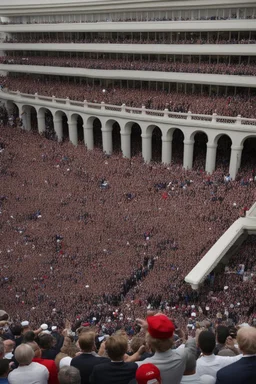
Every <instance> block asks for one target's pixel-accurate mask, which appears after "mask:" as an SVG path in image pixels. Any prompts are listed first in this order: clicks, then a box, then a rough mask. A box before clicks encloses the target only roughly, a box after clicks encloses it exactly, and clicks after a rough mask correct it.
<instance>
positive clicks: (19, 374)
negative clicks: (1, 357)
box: [8, 344, 49, 384]
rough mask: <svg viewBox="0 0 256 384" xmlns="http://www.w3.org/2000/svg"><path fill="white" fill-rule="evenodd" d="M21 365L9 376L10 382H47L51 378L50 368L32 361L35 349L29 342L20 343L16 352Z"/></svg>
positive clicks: (19, 383)
mask: <svg viewBox="0 0 256 384" xmlns="http://www.w3.org/2000/svg"><path fill="white" fill-rule="evenodd" d="M14 356H15V359H16V360H17V361H18V363H19V367H18V368H16V369H14V370H13V371H12V372H11V373H10V374H9V376H8V381H9V383H10V384H47V383H48V378H49V372H48V369H47V368H46V367H45V366H43V365H41V364H38V363H32V359H33V357H34V351H33V349H32V348H31V347H30V346H29V345H27V344H21V345H19V346H18V347H17V348H16V350H15V352H14Z"/></svg>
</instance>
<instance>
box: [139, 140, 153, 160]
mask: <svg viewBox="0 0 256 384" xmlns="http://www.w3.org/2000/svg"><path fill="white" fill-rule="evenodd" d="M141 138H142V157H143V159H144V161H145V163H149V162H150V161H151V159H152V135H147V134H142V135H141Z"/></svg>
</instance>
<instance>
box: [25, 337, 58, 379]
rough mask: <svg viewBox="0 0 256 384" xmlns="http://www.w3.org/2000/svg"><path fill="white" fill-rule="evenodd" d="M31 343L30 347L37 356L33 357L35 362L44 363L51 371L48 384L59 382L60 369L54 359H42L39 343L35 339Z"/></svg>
mask: <svg viewBox="0 0 256 384" xmlns="http://www.w3.org/2000/svg"><path fill="white" fill-rule="evenodd" d="M27 344H28V345H30V347H31V348H32V349H33V351H34V353H35V356H34V358H33V360H32V361H33V362H35V363H39V364H42V365H44V366H45V367H46V368H47V369H48V371H49V379H48V384H59V380H58V370H57V367H56V364H55V361H54V360H48V359H42V358H41V356H42V351H41V349H40V347H39V345H38V344H37V343H36V342H35V341H33V342H32V343H27Z"/></svg>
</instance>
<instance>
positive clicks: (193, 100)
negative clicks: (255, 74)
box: [1, 75, 256, 118]
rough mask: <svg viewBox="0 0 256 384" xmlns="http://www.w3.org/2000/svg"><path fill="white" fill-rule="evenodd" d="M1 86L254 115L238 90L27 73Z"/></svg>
mask: <svg viewBox="0 0 256 384" xmlns="http://www.w3.org/2000/svg"><path fill="white" fill-rule="evenodd" d="M1 80H2V81H1V86H2V87H3V88H5V89H9V90H12V91H20V92H22V93H28V94H31V93H32V94H34V93H38V95H45V96H50V97H52V96H53V95H54V96H55V97H59V98H67V97H69V98H70V100H76V101H84V100H87V101H88V102H94V103H101V102H102V101H103V102H105V103H106V104H112V105H122V104H126V105H127V106H130V107H137V108H141V106H142V105H144V106H145V107H146V108H147V109H154V110H164V109H169V110H170V111H174V112H184V113H185V112H188V111H191V112H192V113H194V114H205V115H212V114H213V113H217V114H218V115H220V116H234V117H236V116H238V115H241V116H242V117H245V118H255V104H256V98H255V96H251V97H250V96H249V95H248V94H243V93H242V92H240V93H239V94H237V95H234V96H217V95H211V96H209V94H207V95H206V94H198V93H184V92H183V93H182V92H174V91H171V92H168V91H155V90H152V89H135V88H124V87H122V88H120V87H118V86H115V87H113V88H106V89H105V88H104V87H101V86H98V85H96V84H95V85H94V86H92V85H89V84H83V83H79V82H77V83H75V82H73V80H71V81H69V82H61V81H58V80H48V79H45V78H43V77H42V76H41V77H40V78H38V79H37V78H31V77H30V76H29V75H27V76H24V75H23V76H15V77H14V76H8V77H2V79H1Z"/></svg>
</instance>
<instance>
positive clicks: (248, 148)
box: [238, 133, 256, 169]
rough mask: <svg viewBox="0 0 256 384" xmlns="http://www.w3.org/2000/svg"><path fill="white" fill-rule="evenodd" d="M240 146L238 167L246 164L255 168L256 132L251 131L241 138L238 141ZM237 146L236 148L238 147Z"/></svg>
mask: <svg viewBox="0 0 256 384" xmlns="http://www.w3.org/2000/svg"><path fill="white" fill-rule="evenodd" d="M239 147H240V148H241V151H242V153H241V164H240V167H243V166H246V167H249V168H250V169H255V164H256V133H254V134H253V133H252V134H250V135H247V136H245V137H244V138H243V140H242V141H241V142H240V146H239ZM239 147H238V148H239Z"/></svg>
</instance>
